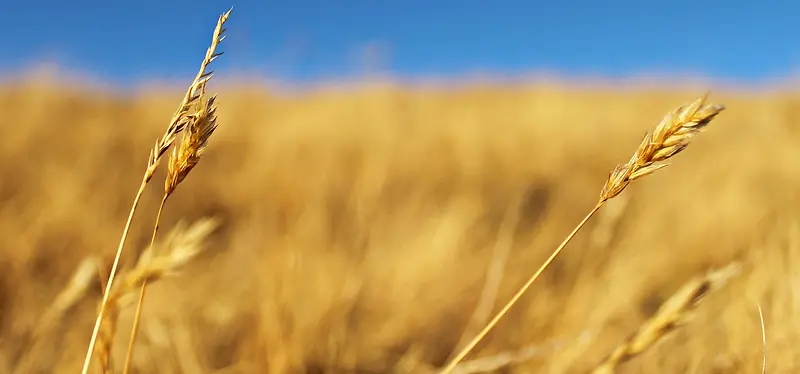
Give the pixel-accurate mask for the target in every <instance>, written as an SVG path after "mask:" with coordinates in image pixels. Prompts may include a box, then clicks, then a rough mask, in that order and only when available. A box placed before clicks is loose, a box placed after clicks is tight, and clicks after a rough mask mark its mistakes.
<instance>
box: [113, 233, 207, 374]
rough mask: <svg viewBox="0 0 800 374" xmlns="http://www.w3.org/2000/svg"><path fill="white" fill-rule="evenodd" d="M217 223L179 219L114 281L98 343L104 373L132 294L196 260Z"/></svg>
mask: <svg viewBox="0 0 800 374" xmlns="http://www.w3.org/2000/svg"><path fill="white" fill-rule="evenodd" d="M217 225H218V223H217V221H216V220H215V219H202V220H199V221H197V222H195V223H194V224H192V225H191V226H188V227H187V226H186V225H185V224H184V223H183V222H179V223H178V224H177V225H176V226H175V228H173V229H172V230H171V231H170V232H169V234H168V235H167V238H166V239H165V240H164V241H163V242H162V243H160V244H159V245H158V247H155V246H154V245H151V246H149V247H147V248H145V250H144V252H143V253H142V255H141V256H139V259H138V261H137V262H136V265H135V266H134V268H133V269H131V270H129V271H128V272H127V274H125V276H122V277H121V281H120V282H116V283H115V284H114V288H113V289H112V290H111V292H110V296H109V302H108V308H107V310H106V314H105V318H104V319H103V324H102V325H101V326H102V328H101V330H100V334H99V336H98V344H97V355H98V356H99V359H100V362H101V364H102V369H103V373H109V372H111V371H112V370H111V369H112V363H111V349H112V346H113V343H114V336H115V335H116V330H117V321H118V316H119V313H120V311H121V310H122V309H123V308H124V307H126V306H128V305H129V304H130V303H131V302H132V298H133V293H134V292H135V291H136V290H137V289H139V287H140V286H141V284H143V283H144V282H148V281H149V282H153V281H156V280H158V279H161V278H163V277H166V276H169V275H171V274H172V273H175V272H177V271H178V270H179V269H180V268H182V267H184V266H185V265H186V264H187V263H189V262H190V261H191V260H192V259H194V258H195V257H196V256H197V254H199V253H200V251H202V250H203V249H204V246H203V241H204V240H205V239H206V237H207V236H208V235H209V234H210V233H211V232H212V231H213V230H214V229H216V227H217Z"/></svg>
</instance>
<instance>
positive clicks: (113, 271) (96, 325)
mask: <svg viewBox="0 0 800 374" xmlns="http://www.w3.org/2000/svg"><path fill="white" fill-rule="evenodd" d="M147 181H148V178H147V177H145V178H144V179H143V180H142V184H141V185H140V186H139V190H138V191H137V192H136V197H135V198H134V199H133V204H132V205H131V211H130V213H128V221H127V222H126V223H125V229H124V230H123V231H122V238H120V240H119V246H118V247H117V253H116V255H115V256H114V264H113V265H112V266H111V273H110V274H109V276H108V281H106V288H105V291H104V292H103V300H102V302H101V303H100V311H99V312H98V313H97V319H96V320H95V323H94V330H93V331H92V338H91V340H90V341H89V348H88V350H87V351H86V359H85V360H84V362H83V370H82V371H81V373H82V374H87V373H88V372H89V364H90V363H91V361H92V354H93V353H94V349H95V345H96V344H97V335H98V333H99V332H100V325H101V324H102V322H103V318H104V313H105V309H106V307H107V305H108V297H109V295H110V293H111V287H112V285H113V282H114V277H115V276H116V273H117V267H118V266H119V259H120V257H121V255H122V247H123V245H124V244H125V239H127V237H128V231H129V230H130V227H131V222H132V221H133V215H134V213H135V212H136V208H137V207H138V206H139V199H141V197H142V193H143V192H144V189H145V187H146V186H147Z"/></svg>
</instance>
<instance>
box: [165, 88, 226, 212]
mask: <svg viewBox="0 0 800 374" xmlns="http://www.w3.org/2000/svg"><path fill="white" fill-rule="evenodd" d="M215 99H216V98H215V97H214V96H212V97H210V98H209V99H208V100H202V99H201V102H202V106H201V107H200V108H199V109H198V112H197V113H195V114H192V115H189V116H187V118H189V119H190V120H189V121H188V124H187V127H186V129H185V130H184V132H183V139H182V140H181V142H180V144H178V145H176V146H175V147H173V148H172V153H171V154H170V158H169V164H168V166H167V168H168V170H167V178H166V180H165V181H164V196H165V198H166V197H167V196H169V195H170V194H172V192H173V191H175V188H176V187H178V184H180V183H181V182H182V181H183V180H184V178H186V176H187V175H188V174H189V172H190V171H192V169H193V168H194V167H195V165H197V163H198V162H199V161H200V157H201V156H202V155H203V152H204V151H205V149H206V144H207V143H208V139H209V138H210V137H211V135H212V134H213V133H214V130H216V129H217V116H216V110H217V108H216V105H215V101H216V100H215Z"/></svg>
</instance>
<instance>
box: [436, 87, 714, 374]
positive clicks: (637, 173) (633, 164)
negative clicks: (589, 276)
mask: <svg viewBox="0 0 800 374" xmlns="http://www.w3.org/2000/svg"><path fill="white" fill-rule="evenodd" d="M707 96H708V94H707V93H706V95H703V96H701V97H700V98H698V99H696V100H695V101H693V102H692V103H691V104H689V105H684V106H681V107H679V108H677V109H675V110H673V111H671V112H669V113H668V114H667V115H666V116H665V117H664V118H663V119H662V120H661V122H660V123H659V124H658V125H657V126H656V127H655V128H654V129H652V130H651V131H649V132H648V133H647V134H645V136H644V139H642V142H641V143H640V145H639V148H638V149H637V150H636V152H635V153H634V154H633V156H632V157H631V159H630V160H629V161H628V162H627V163H626V164H623V165H618V166H617V167H616V168H615V169H614V170H613V171H612V172H611V173H609V176H608V179H607V180H606V183H605V185H604V186H603V189H602V190H601V192H600V200H599V201H598V203H597V205H595V207H594V208H593V209H592V210H591V211H590V212H589V214H587V215H586V217H585V218H584V219H583V220H582V221H581V222H580V223H579V224H578V225H577V226H576V227H575V228H574V229H573V230H572V232H571V233H570V234H569V235H568V236H567V237H566V239H564V241H563V242H561V244H560V245H559V246H558V247H557V248H556V249H555V250H554V251H553V252H552V254H551V255H550V257H548V259H547V260H546V261H545V262H544V264H542V266H540V267H539V269H538V270H537V271H536V273H534V274H533V275H532V276H531V277H530V278H528V281H527V282H525V284H524V285H523V286H522V287H521V288H520V289H519V290H518V291H517V293H516V294H514V296H513V297H512V298H511V300H510V301H509V302H508V303H507V304H506V305H505V306H504V307H503V308H502V309H501V310H500V311H499V312H498V313H497V314H496V315H495V316H494V318H492V320H491V321H489V323H487V324H486V326H485V327H484V328H483V330H481V331H480V332H479V333H478V335H477V336H475V338H474V339H472V341H470V343H469V344H467V346H466V347H464V348H463V349H462V350H461V351H460V352H459V354H458V355H457V356H456V357H455V358H454V359H453V360H451V361H450V363H448V365H447V366H445V367H444V369H442V371H441V373H442V374H447V373H449V372H451V371H452V370H453V369H454V368H455V367H456V365H458V363H459V362H460V361H461V360H463V359H464V358H465V357H466V356H467V354H469V352H470V351H472V349H474V348H475V346H476V345H477V344H478V343H479V342H480V341H481V340H482V339H483V338H484V337H485V336H486V334H488V333H489V331H490V330H491V329H492V328H494V326H495V325H496V324H497V322H499V321H500V319H501V318H502V317H503V316H504V315H505V314H506V313H508V310H509V309H511V307H512V306H514V304H516V303H517V301H518V300H519V299H520V298H521V297H522V295H523V294H524V293H525V292H526V291H527V290H528V289H529V288H530V286H531V285H532V284H533V283H534V282H535V281H536V279H538V278H539V276H540V275H541V273H542V272H543V271H544V270H545V269H546V268H547V267H548V266H550V263H552V262H553V260H554V259H555V258H556V256H558V254H559V253H561V251H562V250H563V249H564V247H565V246H566V245H567V243H569V242H570V241H571V240H572V238H573V237H574V236H575V234H577V233H578V231H579V230H580V229H581V228H582V227H583V226H584V225H585V224H586V222H588V221H589V219H590V218H591V217H592V216H593V215H594V214H595V213H596V212H597V211H598V210H599V209H600V208H601V207H602V206H603V205H604V204H605V203H606V202H607V201H608V200H610V199H612V198H614V197H616V196H617V195H619V194H620V193H621V192H622V191H623V190H624V189H625V187H627V186H628V184H630V182H631V181H633V180H635V179H638V178H641V177H644V176H646V175H649V174H652V173H653V172H655V171H656V170H658V169H661V168H664V167H666V166H667V164H665V163H663V161H665V160H667V159H669V158H670V157H672V156H675V155H676V154H678V153H680V152H681V151H683V150H684V149H685V148H686V147H687V146H688V145H689V142H690V140H691V139H692V137H693V136H695V135H696V134H698V133H700V132H701V131H703V130H704V129H705V128H706V126H707V125H708V123H709V122H711V120H712V119H714V118H715V117H716V115H717V114H719V113H720V112H721V111H722V110H724V109H725V108H724V107H723V106H722V105H717V104H708V105H706V104H705V101H706V98H707Z"/></svg>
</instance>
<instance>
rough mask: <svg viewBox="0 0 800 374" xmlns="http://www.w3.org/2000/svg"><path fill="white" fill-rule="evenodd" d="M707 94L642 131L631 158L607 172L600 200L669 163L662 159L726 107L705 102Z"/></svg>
mask: <svg viewBox="0 0 800 374" xmlns="http://www.w3.org/2000/svg"><path fill="white" fill-rule="evenodd" d="M706 97H707V96H702V97H700V98H698V99H697V100H695V101H694V102H692V103H691V104H689V105H685V106H681V107H679V108H677V109H675V110H673V111H672V112H670V113H668V114H667V115H666V116H665V117H664V119H663V120H661V123H659V124H658V126H656V127H655V128H654V129H653V130H651V131H649V132H648V133H647V134H645V136H644V139H642V142H641V144H640V145H639V148H638V149H637V150H636V153H634V154H633V157H632V158H631V159H630V161H628V163H626V164H622V165H617V167H616V168H615V169H614V170H613V171H612V172H611V173H610V174H609V176H608V180H607V181H606V184H605V185H604V186H603V190H602V191H601V192H600V201H601V202H605V201H606V200H608V199H611V198H614V197H615V196H617V195H619V194H620V193H621V192H622V190H624V189H625V187H627V186H628V184H630V182H631V181H633V180H636V179H639V178H641V177H644V176H646V175H650V174H652V173H653V172H655V171H656V170H659V169H661V168H664V167H666V166H667V165H668V164H666V163H664V161H666V160H667V159H669V158H671V157H673V156H675V155H677V154H678V153H680V152H682V151H683V150H684V149H686V147H687V146H688V145H689V142H690V141H691V140H692V138H693V137H694V136H695V135H697V134H699V133H700V132H702V131H703V130H705V128H706V126H708V124H709V123H710V122H711V120H713V119H714V118H715V117H716V116H717V115H718V114H719V113H720V112H722V111H723V110H725V107H724V106H723V105H719V104H706V103H705V102H706Z"/></svg>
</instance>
